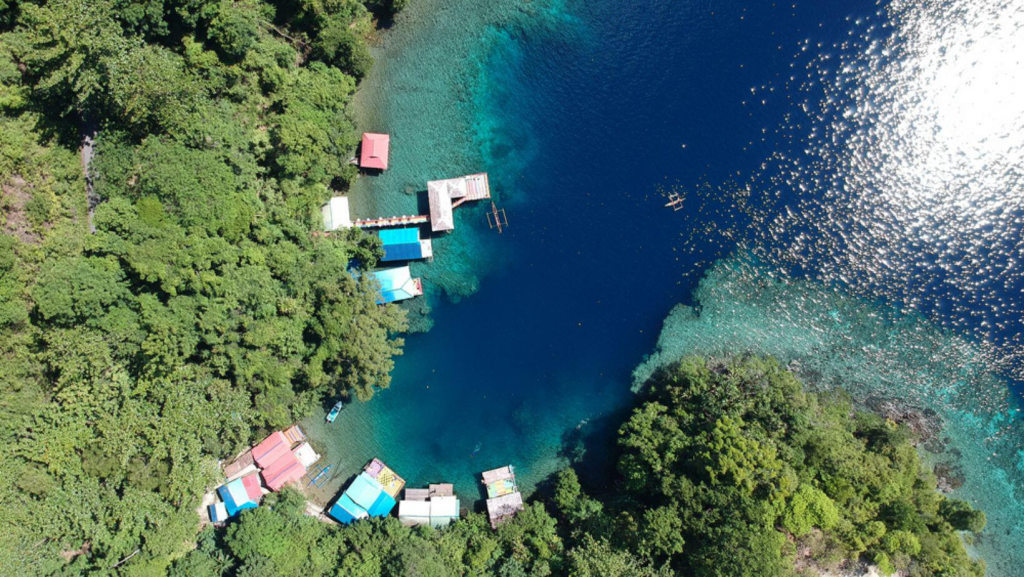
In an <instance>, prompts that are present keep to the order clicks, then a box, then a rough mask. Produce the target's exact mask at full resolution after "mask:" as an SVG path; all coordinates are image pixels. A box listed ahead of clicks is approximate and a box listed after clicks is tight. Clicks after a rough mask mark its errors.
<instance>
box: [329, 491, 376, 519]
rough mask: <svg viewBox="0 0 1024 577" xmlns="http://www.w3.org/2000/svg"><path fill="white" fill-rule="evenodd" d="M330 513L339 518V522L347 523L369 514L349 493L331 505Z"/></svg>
mask: <svg viewBox="0 0 1024 577" xmlns="http://www.w3.org/2000/svg"><path fill="white" fill-rule="evenodd" d="M328 514H329V515H330V516H331V517H334V518H335V519H337V520H338V522H340V523H345V524H346V525H347V524H349V523H351V522H352V521H355V520H357V519H364V518H366V517H368V516H369V513H367V512H366V509H363V508H362V507H360V506H359V505H356V504H355V502H353V501H352V499H351V498H349V496H348V494H347V493H346V494H343V495H342V496H341V497H339V498H338V501H337V502H336V503H335V504H334V506H333V507H331V510H330V511H328Z"/></svg>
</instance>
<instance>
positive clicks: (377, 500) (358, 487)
mask: <svg viewBox="0 0 1024 577" xmlns="http://www.w3.org/2000/svg"><path fill="white" fill-rule="evenodd" d="M396 504H397V503H396V502H395V498H394V497H392V496H391V495H389V494H387V493H386V492H385V491H384V487H382V486H381V484H380V483H379V482H377V480H376V479H374V478H373V477H371V476H370V475H369V473H367V472H365V471H363V472H362V473H360V474H359V476H358V477H356V478H355V480H353V481H352V484H351V485H349V486H348V488H347V489H345V492H344V493H342V495H341V497H339V498H338V501H337V502H336V503H334V506H332V507H331V510H330V511H328V514H329V515H330V516H331V517H334V518H335V519H337V520H338V521H339V522H341V523H345V524H348V523H351V522H352V521H355V520H357V519H363V518H365V517H370V516H372V517H386V516H387V515H388V513H390V512H391V510H392V509H394V508H395V505H396Z"/></svg>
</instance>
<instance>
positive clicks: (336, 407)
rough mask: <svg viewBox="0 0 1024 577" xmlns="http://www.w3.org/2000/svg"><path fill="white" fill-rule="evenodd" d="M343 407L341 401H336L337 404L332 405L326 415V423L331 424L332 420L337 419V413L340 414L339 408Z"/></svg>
mask: <svg viewBox="0 0 1024 577" xmlns="http://www.w3.org/2000/svg"><path fill="white" fill-rule="evenodd" d="M344 406H345V403H343V402H341V401H338V402H337V403H334V406H333V407H332V408H331V412H330V413H327V422H328V423H333V422H334V419H337V418H338V413H340V412H341V408H342V407H344Z"/></svg>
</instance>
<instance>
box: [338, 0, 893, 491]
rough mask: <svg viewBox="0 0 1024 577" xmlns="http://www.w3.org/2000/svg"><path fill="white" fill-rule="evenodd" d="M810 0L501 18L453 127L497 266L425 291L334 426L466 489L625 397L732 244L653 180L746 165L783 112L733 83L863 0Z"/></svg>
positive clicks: (526, 463) (751, 76)
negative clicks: (411, 318) (432, 294)
mask: <svg viewBox="0 0 1024 577" xmlns="http://www.w3.org/2000/svg"><path fill="white" fill-rule="evenodd" d="M828 4H829V6H828V7H827V8H824V9H823V8H821V7H820V6H814V5H810V4H808V5H806V6H804V5H801V4H797V5H795V7H794V5H793V4H791V3H785V4H776V5H772V4H770V3H764V2H747V3H743V2H722V3H707V2H676V1H661V2H644V3H625V4H623V3H619V2H587V3H583V2H573V3H571V4H570V5H569V6H568V7H567V8H566V10H565V12H566V13H567V14H569V15H570V19H569V20H567V21H564V22H561V23H556V24H554V25H551V26H521V27H515V28H513V29H511V30H505V31H501V33H500V39H499V40H498V41H497V42H496V43H494V44H493V47H492V51H491V53H489V54H488V55H486V57H485V58H486V63H485V65H484V70H485V73H484V74H483V76H482V77H481V79H480V80H481V82H485V83H486V92H485V94H484V100H483V102H482V103H480V107H479V109H478V110H477V111H475V114H476V116H475V125H474V127H472V129H471V131H478V132H479V133H480V136H479V138H478V139H477V144H479V146H480V147H481V154H482V157H483V162H484V166H483V168H484V169H486V170H487V171H488V172H489V173H490V175H491V181H492V187H493V188H494V190H495V192H496V193H497V195H498V198H499V202H500V203H501V204H502V205H503V206H504V207H505V208H506V209H507V211H508V216H509V220H510V223H511V226H510V227H509V229H508V230H507V232H506V233H505V234H504V235H502V237H501V238H500V241H498V242H494V243H489V249H490V250H496V251H499V254H496V255H494V257H493V258H495V259H497V260H499V261H500V262H501V267H500V269H499V270H498V271H497V272H495V273H493V274H490V275H489V276H487V277H485V278H484V279H483V281H482V283H481V285H480V287H479V291H478V292H477V293H476V294H475V295H473V296H472V297H470V298H466V299H463V300H461V301H460V302H458V303H457V304H451V303H448V302H446V301H445V300H444V299H435V300H436V301H437V302H436V304H435V306H434V309H433V311H432V317H433V319H434V321H435V324H434V327H433V329H432V330H431V331H430V332H429V333H426V334H417V335H410V336H408V337H407V339H406V347H405V350H406V353H405V356H403V357H400V358H399V359H398V361H397V368H396V370H395V372H394V379H393V384H392V387H391V389H390V390H388V391H384V392H382V393H381V394H379V395H378V396H377V398H375V399H374V401H373V402H372V403H370V404H369V405H368V406H364V407H353V411H352V413H350V414H349V415H347V416H348V419H349V421H350V422H352V423H357V424H355V425H352V426H353V427H354V428H355V429H356V430H358V431H361V432H366V431H368V430H370V429H374V430H373V433H372V434H373V437H374V439H375V441H376V447H375V450H377V451H378V452H383V453H385V454H383V455H382V457H384V458H385V459H386V460H387V461H388V462H389V464H390V465H391V466H392V467H393V468H395V469H396V470H398V471H399V472H400V473H401V474H403V475H405V476H406V478H407V479H409V480H410V481H412V482H414V483H425V482H430V481H437V480H441V479H443V480H447V481H451V482H455V483H456V484H457V485H458V486H459V487H460V488H461V489H463V491H464V492H465V493H466V494H468V495H469V496H475V493H476V490H475V486H476V474H477V473H479V471H480V470H482V469H484V468H490V467H492V466H499V465H503V464H506V463H508V462H513V463H515V464H516V465H518V467H519V470H520V471H521V477H522V478H524V479H525V480H527V481H528V482H536V481H538V480H539V478H540V477H542V476H543V475H545V474H547V473H549V472H550V470H551V469H552V468H553V466H555V465H557V463H554V462H553V461H552V458H553V457H554V455H555V454H556V451H557V449H558V447H559V446H560V444H561V442H562V435H563V434H564V432H565V431H566V430H570V431H571V430H572V429H573V428H574V427H575V426H576V425H578V424H579V423H581V422H583V421H586V420H593V422H596V420H597V419H599V418H600V417H601V416H603V415H607V414H609V413H610V412H612V411H613V410H615V409H616V408H620V407H622V406H625V405H626V404H628V403H629V401H630V395H631V393H630V392H629V382H630V372H631V371H632V370H633V369H634V367H635V366H636V365H637V364H638V363H639V362H641V361H642V360H643V358H644V356H645V355H646V354H648V353H650V352H651V350H652V348H653V346H654V343H655V341H656V338H657V335H658V331H659V329H660V327H661V324H662V321H663V320H664V318H665V316H666V315H667V314H668V312H669V311H670V310H671V308H672V307H673V306H674V305H676V304H678V303H681V302H682V303H687V302H689V300H690V295H691V293H692V291H693V289H694V288H695V286H696V283H697V281H698V280H699V279H700V276H701V274H702V273H703V271H704V269H705V268H706V267H707V266H709V265H710V264H711V262H712V259H713V258H714V257H718V256H724V255H725V254H727V253H728V252H730V251H731V250H732V249H733V243H732V241H729V240H727V239H722V238H720V237H718V236H714V235H710V236H708V237H707V238H700V237H696V238H695V237H693V236H692V235H691V234H687V233H686V232H685V231H686V228H687V227H690V226H693V222H694V220H695V219H696V220H697V221H702V222H703V223H705V224H707V223H710V224H712V225H714V224H715V222H716V220H715V219H716V218H720V219H731V218H734V217H733V216H731V215H730V210H729V209H730V203H731V202H732V201H731V200H730V199H728V198H723V199H721V200H720V201H719V202H717V203H716V202H715V201H714V199H712V203H711V204H709V205H707V206H705V207H703V209H702V211H706V213H705V214H696V210H697V209H696V208H695V207H694V206H688V210H687V211H683V212H678V213H676V212H673V211H671V210H668V209H666V208H664V207H663V206H662V205H663V204H664V202H665V200H664V199H663V198H662V197H661V196H659V195H658V194H657V192H656V190H657V187H658V186H660V185H667V184H671V183H674V182H676V181H679V182H684V183H688V184H689V183H696V182H700V181H703V180H707V181H710V182H721V181H724V180H726V179H728V178H730V177H732V178H735V179H737V180H739V179H743V178H749V174H750V170H751V169H752V168H753V167H756V166H757V165H758V163H760V161H761V160H763V158H764V157H765V156H766V154H767V153H769V152H770V147H769V145H768V144H764V143H761V142H760V136H761V130H762V128H763V127H766V126H771V125H773V124H777V123H778V121H779V116H781V114H782V109H781V108H780V109H777V110H776V109H773V108H772V107H771V106H761V105H758V106H753V105H752V104H751V102H750V101H751V96H750V88H751V86H755V85H760V84H763V83H764V82H766V81H769V80H772V79H774V78H778V77H781V76H783V75H787V74H790V63H791V62H792V55H793V53H794V52H795V51H796V46H797V44H798V43H799V42H800V41H803V40H805V39H807V38H818V39H822V40H825V41H831V38H832V37H840V36H841V35H843V34H845V33H846V31H847V30H848V23H847V22H846V20H845V18H846V16H848V15H858V14H862V13H869V14H870V13H872V12H873V11H874V10H875V6H874V3H873V2H869V1H864V0H856V1H853V0H850V1H843V2H829V3H828ZM745 101H746V102H745ZM751 142H755V143H756V145H755V146H751V144H750V143H751ZM684 145H685V147H684ZM395 149H396V151H398V150H399V148H398V146H397V145H396V146H395ZM396 154H397V152H396ZM459 210H460V211H467V212H468V211H469V210H476V211H477V212H479V211H481V210H482V207H477V208H475V209H465V208H460V209H459ZM481 219H482V216H480V218H479V219H471V218H463V220H462V221H461V223H460V225H459V226H460V227H465V226H474V225H475V226H480V225H481V223H482V220H481ZM488 232H489V231H488ZM463 234H465V233H463ZM491 234H493V233H491ZM453 235H455V237H454V238H453V239H452V241H451V242H459V240H460V237H459V235H460V231H459V230H457V231H456V232H455V233H453ZM426 268H428V269H429V265H428V267H426ZM426 275H427V280H426V282H427V283H428V285H429V283H430V279H429V275H430V273H429V272H427V273H426ZM368 423H376V424H377V426H373V425H370V424H368ZM385 423H386V426H384V424H385ZM585 424H589V422H587V423H585ZM363 443H364V444H365V441H363ZM477 446H479V447H480V450H479V452H478V453H477V454H476V456H475V457H473V458H472V459H470V455H471V454H472V453H473V451H474V449H475V448H476V447H477ZM361 456H362V455H361ZM360 458H361V457H360ZM358 461H359V458H354V459H352V464H354V463H357V462H358Z"/></svg>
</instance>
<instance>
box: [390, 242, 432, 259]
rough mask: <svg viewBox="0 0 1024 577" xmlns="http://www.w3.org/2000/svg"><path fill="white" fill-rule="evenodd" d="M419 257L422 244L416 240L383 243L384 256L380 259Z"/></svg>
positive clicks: (421, 251) (421, 256)
mask: <svg viewBox="0 0 1024 577" xmlns="http://www.w3.org/2000/svg"><path fill="white" fill-rule="evenodd" d="M419 258H423V245H421V244H420V242H419V241H416V242H412V243H407V244H386V245H384V258H382V259H381V260H382V261H390V260H415V259H419Z"/></svg>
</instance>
